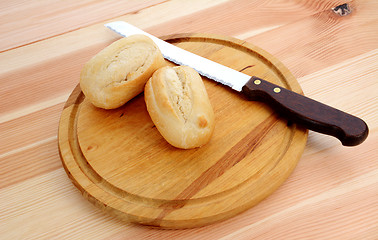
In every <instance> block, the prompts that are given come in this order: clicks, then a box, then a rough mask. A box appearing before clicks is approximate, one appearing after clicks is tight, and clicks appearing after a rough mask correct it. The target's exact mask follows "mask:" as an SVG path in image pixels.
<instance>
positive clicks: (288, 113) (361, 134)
mask: <svg viewBox="0 0 378 240" xmlns="http://www.w3.org/2000/svg"><path fill="white" fill-rule="evenodd" d="M242 92H243V93H244V95H245V96H247V97H248V98H249V99H250V100H257V101H261V102H264V103H266V104H268V105H269V106H270V107H271V108H273V109H274V110H275V111H277V112H278V113H279V114H281V115H282V116H283V117H285V118H286V119H289V120H291V121H293V122H294V123H297V124H299V125H302V126H304V127H306V128H307V129H310V130H313V131H316V132H319V133H323V134H327V135H331V136H334V137H336V138H338V139H339V140H340V141H341V143H342V144H343V145H344V146H355V145H358V144H360V143H362V142H363V141H364V140H365V139H366V138H367V136H368V133H369V129H368V126H367V124H366V123H365V122H364V121H363V120H362V119H360V118H358V117H355V116H353V115H350V114H348V113H345V112H342V111H340V110H337V109H335V108H332V107H330V106H327V105H325V104H322V103H320V102H317V101H315V100H313V99H310V98H307V97H305V96H303V95H300V94H298V93H295V92H293V91H290V90H287V89H285V88H282V87H280V86H278V85H275V84H272V83H270V82H268V81H265V80H263V79H261V78H258V77H252V78H251V79H250V80H249V81H248V82H247V83H246V84H245V85H244V87H243V89H242Z"/></svg>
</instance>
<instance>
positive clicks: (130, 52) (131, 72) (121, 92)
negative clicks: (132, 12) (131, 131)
mask: <svg viewBox="0 0 378 240" xmlns="http://www.w3.org/2000/svg"><path fill="white" fill-rule="evenodd" d="M164 64H165V61H164V58H163V55H162V54H161V52H160V50H159V48H158V47H157V46H156V45H155V43H154V42H153V41H152V40H151V39H150V38H149V37H147V36H144V35H133V36H130V37H127V38H122V39H120V40H117V41H115V42H114V43H112V44H111V45H109V46H108V47H106V48H105V49H103V50H102V51H100V52H99V53H98V54H97V55H95V56H94V57H93V58H92V59H90V60H89V61H88V62H87V63H86V64H85V66H84V68H83V69H82V72H81V75H80V87H81V90H82V91H83V93H84V95H85V96H86V97H87V98H88V99H89V100H90V101H91V102H92V103H93V105H95V106H97V107H100V108H105V109H112V108H117V107H120V106H122V105H123V104H125V103H126V102H127V101H129V100H130V99H132V98H133V97H135V96H136V95H138V94H139V93H141V92H142V91H143V88H144V85H145V84H146V82H147V80H148V79H149V78H150V77H151V75H152V74H153V73H154V71H155V70H156V69H158V68H160V67H162V66H163V65H164Z"/></svg>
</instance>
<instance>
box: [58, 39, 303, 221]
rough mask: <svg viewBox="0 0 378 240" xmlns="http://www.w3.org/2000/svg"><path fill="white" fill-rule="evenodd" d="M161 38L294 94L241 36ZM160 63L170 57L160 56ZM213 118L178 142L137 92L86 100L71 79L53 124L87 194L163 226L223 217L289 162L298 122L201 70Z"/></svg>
mask: <svg viewBox="0 0 378 240" xmlns="http://www.w3.org/2000/svg"><path fill="white" fill-rule="evenodd" d="M165 40H167V41H168V42H171V43H172V44H175V45H177V46H179V47H181V48H184V49H186V50H189V51H191V52H194V53H196V54H198V55H201V56H203V57H206V58H209V59H211V60H213V61H216V62H219V63H221V64H223V65H226V66H229V67H231V68H234V69H235V70H238V71H242V72H244V73H246V74H249V75H256V76H258V77H261V78H264V79H266V80H268V81H271V82H273V83H275V84H278V85H281V86H283V87H285V88H288V89H291V90H293V91H295V92H298V93H301V92H302V91H301V88H300V86H299V84H298V82H297V81H296V79H295V78H294V76H293V75H292V74H291V73H290V72H289V71H288V70H287V69H286V67H285V66H284V65H283V64H282V63H281V62H279V61H278V60H277V59H275V58H274V57H273V56H271V55H270V54H268V53H267V52H265V51H263V50H262V49H259V48H258V47H256V46H253V45H252V44H249V43H246V42H244V41H241V40H238V39H234V38H230V37H220V36H214V35H209V34H181V35H172V36H168V37H165ZM167 64H171V63H168V62H167ZM203 81H204V83H205V86H206V89H207V91H208V94H209V98H210V101H211V103H212V105H213V108H214V112H215V118H216V125H215V130H214V134H213V136H212V139H211V141H210V142H209V143H208V144H206V145H205V146H203V147H201V148H196V149H191V150H182V149H177V148H174V147H172V146H171V145H169V144H168V143H167V142H166V141H165V140H164V138H163V137H162V136H161V135H160V134H159V132H158V130H157V129H156V127H155V126H154V124H153V123H152V121H151V119H150V117H149V115H148V112H147V110H146V106H145V102H144V98H143V94H140V95H139V96H137V97H136V98H134V99H133V100H132V101H130V102H128V103H127V104H125V105H124V106H123V107H120V108H118V109H115V110H103V109H99V108H96V107H94V106H93V105H91V103H89V101H87V99H85V96H84V95H83V94H82V92H81V90H80V87H79V86H78V87H76V89H75V90H74V91H73V93H72V94H71V96H70V97H69V99H68V101H67V103H66V105H65V107H64V110H63V112H62V115H61V119H60V125H59V150H60V155H61V158H62V162H63V165H64V168H65V170H66V172H67V174H68V176H69V177H70V179H71V180H72V182H73V183H74V185H75V186H76V187H77V188H78V189H79V190H80V191H81V192H82V193H83V195H84V197H86V198H87V199H88V200H89V201H90V202H92V203H94V204H95V205H96V206H98V207H100V208H101V209H103V210H104V211H105V212H108V213H110V214H112V215H114V216H116V217H119V218H121V219H123V220H126V221H129V222H135V223H140V224H144V225H150V226H157V227H163V228H189V227H197V226H203V225H206V224H210V223H213V222H216V221H221V220H224V219H227V218H230V217H232V216H234V215H236V214H238V213H240V212H242V211H244V210H246V209H249V208H251V207H252V206H254V205H256V204H257V203H258V202H260V201H261V200H262V199H264V198H265V197H267V196H268V195H270V194H271V193H272V192H273V191H274V190H276V189H277V188H278V187H279V186H280V185H281V184H282V183H283V182H284V181H285V179H286V178H287V177H288V176H289V175H290V173H291V172H292V171H293V169H294V168H295V166H296V164H297V162H298V160H299V158H300V157H301V154H302V152H303V150H304V147H305V144H306V140H307V130H306V129H303V128H300V127H298V126H296V125H295V124H290V123H288V122H287V121H286V120H285V119H282V118H280V117H279V116H277V115H276V114H275V113H274V112H273V111H272V110H271V109H270V108H268V107H267V106H266V105H264V104H262V103H259V102H253V101H247V100H246V98H244V97H243V96H242V95H241V94H239V93H237V92H235V91H233V90H231V89H229V88H228V87H225V86H223V85H221V84H218V83H216V82H213V81H211V80H209V79H207V78H203Z"/></svg>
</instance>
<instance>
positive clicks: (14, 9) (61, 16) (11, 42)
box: [0, 0, 164, 52]
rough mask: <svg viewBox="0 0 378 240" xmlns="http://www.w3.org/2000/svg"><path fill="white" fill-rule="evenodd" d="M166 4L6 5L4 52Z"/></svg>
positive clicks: (134, 0)
mask: <svg viewBox="0 0 378 240" xmlns="http://www.w3.org/2000/svg"><path fill="white" fill-rule="evenodd" d="M163 2H164V1H163V0H149V1H138V0H131V1H128V3H127V7H124V6H125V5H124V2H123V1H117V0H106V1H94V0H85V1H75V0H68V1H64V4H63V3H62V2H61V1H57V0H53V1H51V0H43V1H22V0H17V1H2V2H1V4H0V9H1V12H0V22H2V23H3V24H2V26H1V28H0V36H1V38H0V52H2V51H6V50H9V49H12V48H16V47H19V46H22V45H25V44H30V43H32V42H36V41H40V40H42V39H46V38H49V37H52V36H56V35H60V34H62V33H66V32H70V31H73V30H76V29H79V28H82V27H85V26H88V25H90V24H94V23H97V22H101V21H104V20H106V19H111V18H114V17H118V16H121V15H124V14H134V13H136V12H138V11H141V10H143V9H145V8H149V7H151V6H154V5H158V4H161V3H163Z"/></svg>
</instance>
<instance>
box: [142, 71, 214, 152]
mask: <svg viewBox="0 0 378 240" xmlns="http://www.w3.org/2000/svg"><path fill="white" fill-rule="evenodd" d="M144 96H145V101H146V106H147V110H148V113H149V114H150V117H151V119H152V121H153V122H154V124H155V125H156V128H157V129H158V131H159V132H160V134H161V135H162V136H163V137H164V138H165V140H166V141H167V142H168V143H170V144H171V145H173V146H175V147H177V148H183V149H190V148H195V147H200V146H202V145H204V144H206V143H207V142H209V140H210V138H211V136H212V133H213V131H214V111H213V108H212V106H211V103H210V100H209V97H208V95H207V92H206V89H205V86H204V84H203V82H202V78H201V77H200V75H199V74H198V73H197V72H196V71H195V70H194V69H192V68H190V67H187V66H178V67H163V68H160V69H158V70H157V71H156V72H155V73H154V74H153V75H152V77H151V78H150V79H149V80H148V82H147V84H146V86H145V90H144Z"/></svg>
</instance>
